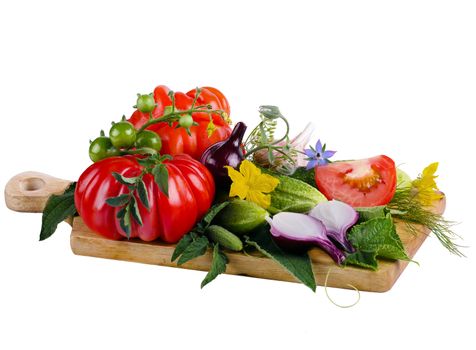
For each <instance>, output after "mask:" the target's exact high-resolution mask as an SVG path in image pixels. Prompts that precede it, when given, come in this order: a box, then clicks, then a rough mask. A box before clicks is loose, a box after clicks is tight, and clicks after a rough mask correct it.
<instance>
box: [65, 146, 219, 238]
mask: <svg viewBox="0 0 476 350" xmlns="http://www.w3.org/2000/svg"><path fill="white" fill-rule="evenodd" d="M164 163H165V166H166V168H167V170H168V174H169V177H168V197H167V196H166V195H165V194H163V193H162V192H161V191H160V189H159V187H158V186H157V184H156V183H155V181H154V177H153V176H152V175H151V174H145V175H144V177H143V181H144V184H145V187H146V188H147V192H148V200H149V210H147V208H146V207H145V206H144V205H143V204H142V202H141V201H140V200H139V197H138V195H137V194H136V193H134V197H135V198H136V201H137V203H138V207H139V212H140V216H141V218H142V225H139V224H138V223H137V222H135V221H134V220H131V223H132V225H131V228H132V229H131V233H130V237H139V238H140V239H142V240H144V241H153V240H156V239H160V240H162V241H164V242H168V243H175V242H177V241H178V240H180V238H182V236H183V235H184V234H185V233H187V232H189V231H190V230H191V229H192V228H193V226H194V225H195V224H196V222H197V221H198V220H199V219H201V218H202V216H203V215H204V214H205V213H206V212H207V210H208V209H209V208H210V206H211V203H212V201H213V197H214V195H215V184H214V182H213V178H212V175H211V174H210V172H209V171H208V170H207V168H206V167H205V166H204V165H202V164H201V163H200V162H198V161H196V160H194V159H192V158H191V157H190V156H188V155H185V154H184V155H176V156H174V157H173V159H172V160H166V161H164ZM142 170H143V167H142V166H141V165H140V164H139V163H138V162H137V158H136V157H134V156H123V157H111V158H106V159H104V160H102V161H99V162H97V163H94V164H92V165H91V166H90V167H89V168H87V169H86V171H84V173H83V174H82V175H81V176H80V178H79V180H78V183H77V185H76V191H75V194H74V201H75V205H76V208H77V210H78V213H79V214H80V215H81V217H82V219H83V220H84V223H85V224H86V225H87V226H88V227H89V228H90V229H91V230H93V231H95V232H97V233H99V234H101V235H103V236H105V237H107V238H111V239H120V238H122V237H127V235H126V233H125V232H124V230H123V229H122V228H121V225H120V223H119V220H118V219H117V213H118V211H119V210H120V208H119V207H112V206H110V205H109V204H107V203H106V199H108V198H112V197H117V196H119V195H121V194H124V193H128V192H129V189H128V187H127V186H126V185H123V184H121V183H120V182H118V181H117V180H116V179H115V178H114V176H113V175H112V173H119V174H121V175H123V176H124V177H126V178H131V177H135V176H138V175H139V174H140V173H141V172H142Z"/></svg>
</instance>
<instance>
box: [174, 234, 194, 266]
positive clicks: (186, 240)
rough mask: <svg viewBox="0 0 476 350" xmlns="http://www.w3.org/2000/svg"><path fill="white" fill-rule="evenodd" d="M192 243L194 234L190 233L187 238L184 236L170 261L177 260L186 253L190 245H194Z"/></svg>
mask: <svg viewBox="0 0 476 350" xmlns="http://www.w3.org/2000/svg"><path fill="white" fill-rule="evenodd" d="M192 241H193V239H192V232H189V233H187V234H186V235H185V236H183V237H182V238H181V239H180V241H178V243H177V245H176V246H175V250H174V252H173V253H172V258H171V259H170V261H175V260H177V258H178V257H179V256H180V255H181V254H182V253H183V252H184V251H185V249H186V248H187V247H188V246H189V245H190V243H192Z"/></svg>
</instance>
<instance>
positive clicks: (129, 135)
mask: <svg viewBox="0 0 476 350" xmlns="http://www.w3.org/2000/svg"><path fill="white" fill-rule="evenodd" d="M109 137H110V138H111V142H112V144H113V146H114V147H116V148H119V149H120V148H129V147H131V146H132V145H133V144H134V142H135V141H136V129H135V128H134V125H132V124H131V123H129V122H127V121H121V122H119V123H115V124H114V125H113V126H111V129H110V130H109Z"/></svg>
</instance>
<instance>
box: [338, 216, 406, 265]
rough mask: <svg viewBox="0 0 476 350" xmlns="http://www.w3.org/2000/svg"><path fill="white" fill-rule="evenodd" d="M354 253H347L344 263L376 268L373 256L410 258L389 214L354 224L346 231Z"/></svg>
mask: <svg viewBox="0 0 476 350" xmlns="http://www.w3.org/2000/svg"><path fill="white" fill-rule="evenodd" d="M348 238H349V241H350V242H351V243H352V245H353V246H354V247H355V248H356V253H353V254H349V256H348V257H347V258H346V261H345V263H346V264H356V265H360V266H364V265H368V266H364V267H370V268H372V269H376V262H375V257H380V258H386V259H392V260H410V258H409V257H408V255H407V253H406V252H405V248H404V247H403V243H402V241H401V240H400V237H399V236H398V234H397V231H396V228H395V224H394V222H393V220H392V217H391V215H390V214H387V215H386V216H385V217H383V218H382V217H377V218H374V219H370V220H368V221H366V222H364V223H361V224H358V225H356V226H354V227H353V228H352V229H351V230H350V232H349V233H348Z"/></svg>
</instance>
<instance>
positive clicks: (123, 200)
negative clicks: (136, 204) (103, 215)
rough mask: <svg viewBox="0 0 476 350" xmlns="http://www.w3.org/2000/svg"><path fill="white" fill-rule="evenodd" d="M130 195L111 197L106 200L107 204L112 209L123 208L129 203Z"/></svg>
mask: <svg viewBox="0 0 476 350" xmlns="http://www.w3.org/2000/svg"><path fill="white" fill-rule="evenodd" d="M130 197H131V196H130V195H129V193H124V194H121V195H119V196H117V197H111V198H108V199H106V203H107V204H109V205H110V206H111V207H122V206H124V205H126V204H127V203H128V202H129V199H130Z"/></svg>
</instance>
